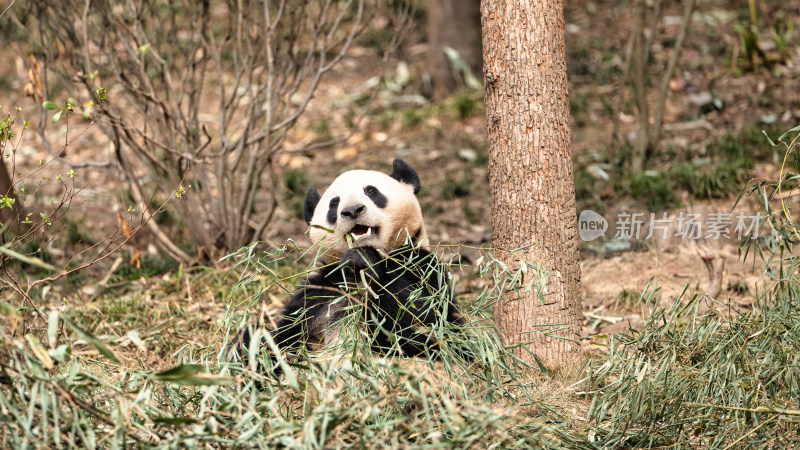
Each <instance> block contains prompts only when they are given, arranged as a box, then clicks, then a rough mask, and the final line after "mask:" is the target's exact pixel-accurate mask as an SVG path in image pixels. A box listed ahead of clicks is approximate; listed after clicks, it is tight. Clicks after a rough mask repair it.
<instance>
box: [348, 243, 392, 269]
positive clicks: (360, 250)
mask: <svg viewBox="0 0 800 450" xmlns="http://www.w3.org/2000/svg"><path fill="white" fill-rule="evenodd" d="M381 260H383V257H382V256H381V254H380V253H378V251H377V250H375V249H374V248H372V247H353V248H351V249H349V250H347V251H346V252H345V253H344V255H342V267H343V268H344V269H345V270H346V271H349V272H351V273H353V274H355V272H358V271H361V270H364V269H367V268H370V267H375V265H377V264H378V263H379V262H380V261H381Z"/></svg>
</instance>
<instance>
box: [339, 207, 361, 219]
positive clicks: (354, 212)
mask: <svg viewBox="0 0 800 450" xmlns="http://www.w3.org/2000/svg"><path fill="white" fill-rule="evenodd" d="M365 209H366V208H365V207H364V205H350V206H348V207H347V208H345V209H343V210H342V217H346V218H348V219H358V217H359V216H360V215H361V214H363V213H364V210H365Z"/></svg>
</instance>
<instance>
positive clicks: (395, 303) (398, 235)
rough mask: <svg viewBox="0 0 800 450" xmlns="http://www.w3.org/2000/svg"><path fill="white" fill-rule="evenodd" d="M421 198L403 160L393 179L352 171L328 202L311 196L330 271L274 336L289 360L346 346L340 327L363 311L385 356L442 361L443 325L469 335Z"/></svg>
mask: <svg viewBox="0 0 800 450" xmlns="http://www.w3.org/2000/svg"><path fill="white" fill-rule="evenodd" d="M419 189H420V181H419V176H418V175H417V172H416V171H415V170H414V169H413V168H411V167H410V166H409V165H408V164H406V163H405V162H404V161H402V160H400V159H395V160H394V162H393V165H392V172H391V173H390V174H388V175H387V174H385V173H382V172H377V171H371V170H350V171H347V172H344V173H342V174H341V175H339V177H337V178H336V179H335V180H334V181H333V183H331V185H330V186H329V187H328V189H326V190H325V192H324V193H323V194H322V195H320V194H319V192H318V191H317V190H316V189H310V190H309V191H308V193H307V194H306V197H305V200H304V204H303V216H304V218H305V221H306V223H307V224H308V225H309V235H310V237H311V240H312V241H313V242H314V244H315V245H317V246H319V247H320V248H321V249H323V251H325V256H324V258H323V261H324V262H325V263H326V264H325V265H324V266H322V267H319V268H318V269H317V270H316V271H315V272H313V273H311V274H309V275H308V276H307V277H306V278H305V279H304V280H303V281H302V282H301V283H300V284H299V286H298V287H297V290H296V291H295V292H294V294H293V295H292V296H291V297H290V298H289V301H288V302H287V303H286V305H285V306H284V308H283V310H282V312H281V315H280V318H279V320H278V322H277V329H276V330H274V331H273V332H272V337H273V339H274V342H275V344H277V346H278V347H279V348H280V349H281V350H282V351H285V352H289V353H294V352H296V351H297V350H299V349H301V348H302V347H303V346H306V347H309V348H315V347H317V346H318V345H322V346H325V345H329V344H331V343H332V342H334V341H336V340H337V338H338V337H339V326H338V322H339V321H340V320H341V319H342V318H343V317H344V316H346V315H347V313H348V311H350V309H348V308H351V307H352V305H353V302H354V301H355V302H361V304H362V305H363V307H364V312H363V315H360V317H363V320H359V321H360V322H362V323H360V326H362V327H364V331H365V335H366V336H370V337H371V342H370V346H371V349H372V350H373V351H375V352H378V353H381V354H396V355H402V356H422V355H426V354H434V355H435V354H436V353H435V352H436V351H437V349H438V343H437V342H436V341H435V339H433V338H432V337H431V336H430V335H429V334H428V333H426V331H428V330H430V329H431V327H432V326H434V325H435V324H436V323H437V321H439V320H446V321H448V322H450V323H452V324H455V325H463V323H464V321H463V318H462V317H461V314H460V313H459V311H458V309H457V307H456V305H455V303H454V301H453V297H452V294H451V292H450V288H449V282H448V279H449V278H450V276H449V272H448V271H447V270H446V269H445V267H444V265H443V264H442V263H441V262H440V261H439V260H438V259H437V257H436V256H435V255H434V254H433V253H431V252H430V251H428V250H427V249H425V248H424V247H423V245H422V244H423V241H424V240H425V239H426V238H427V234H426V232H425V225H424V223H423V219H422V211H421V208H420V204H419V201H418V200H417V197H416V194H418V193H419ZM250 336H251V334H250V329H245V330H244V331H243V332H242V334H241V335H240V337H239V339H238V343H237V346H238V348H239V352H240V354H242V351H243V350H245V349H246V348H248V346H249V345H250V340H251V337H250ZM273 370H275V371H276V372H279V369H278V368H277V367H274V368H273Z"/></svg>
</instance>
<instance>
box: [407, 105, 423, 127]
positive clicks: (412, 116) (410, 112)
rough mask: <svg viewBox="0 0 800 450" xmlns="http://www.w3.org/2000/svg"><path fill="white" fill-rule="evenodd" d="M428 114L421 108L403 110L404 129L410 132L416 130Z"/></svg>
mask: <svg viewBox="0 0 800 450" xmlns="http://www.w3.org/2000/svg"><path fill="white" fill-rule="evenodd" d="M425 117H426V113H425V112H424V111H420V110H419V108H406V109H405V110H403V128H405V129H407V130H409V129H412V128H416V127H417V125H419V124H420V123H422V121H423V120H425Z"/></svg>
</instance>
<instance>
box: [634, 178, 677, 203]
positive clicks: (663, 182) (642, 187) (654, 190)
mask: <svg viewBox="0 0 800 450" xmlns="http://www.w3.org/2000/svg"><path fill="white" fill-rule="evenodd" d="M628 183H629V185H630V192H631V195H632V196H633V198H635V199H637V200H644V201H645V204H646V205H647V209H648V210H649V211H651V212H660V211H665V210H667V209H670V208H674V207H676V206H677V205H678V200H677V198H676V197H675V194H674V193H673V190H672V186H671V184H670V183H669V181H668V180H667V179H666V178H665V177H664V175H663V174H662V173H660V172H656V171H645V172H637V173H632V174H630V175H629V178H628Z"/></svg>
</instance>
